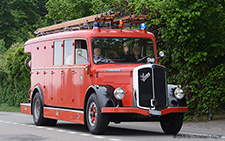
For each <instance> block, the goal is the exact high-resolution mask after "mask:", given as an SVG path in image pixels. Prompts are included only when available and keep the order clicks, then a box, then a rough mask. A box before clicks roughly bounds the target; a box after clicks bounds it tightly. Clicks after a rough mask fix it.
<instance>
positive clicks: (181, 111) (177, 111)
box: [102, 107, 188, 116]
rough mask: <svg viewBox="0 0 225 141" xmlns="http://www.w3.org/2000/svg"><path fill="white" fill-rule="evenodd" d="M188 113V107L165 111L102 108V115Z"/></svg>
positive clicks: (172, 108) (171, 108)
mask: <svg viewBox="0 0 225 141" xmlns="http://www.w3.org/2000/svg"><path fill="white" fill-rule="evenodd" d="M186 112H188V107H168V108H166V109H163V110H160V111H159V110H145V109H140V108H130V107H129V108H128V107H104V108H102V113H114V114H115V113H119V114H128V113H129V114H132V113H133V114H140V115H146V116H150V115H151V116H156V115H157V116H158V115H160V116H161V115H166V114H169V113H186Z"/></svg>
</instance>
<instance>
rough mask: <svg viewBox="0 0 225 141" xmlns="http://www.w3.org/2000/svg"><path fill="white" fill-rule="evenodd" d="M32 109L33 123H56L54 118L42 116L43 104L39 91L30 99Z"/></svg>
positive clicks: (39, 124) (51, 124) (38, 124)
mask: <svg viewBox="0 0 225 141" xmlns="http://www.w3.org/2000/svg"><path fill="white" fill-rule="evenodd" d="M32 111H33V120H34V123H35V125H37V126H41V125H50V126H54V125H56V123H57V120H55V119H48V118H44V116H43V105H42V101H41V98H40V96H39V93H38V92H37V93H35V96H34V98H33V100H32Z"/></svg>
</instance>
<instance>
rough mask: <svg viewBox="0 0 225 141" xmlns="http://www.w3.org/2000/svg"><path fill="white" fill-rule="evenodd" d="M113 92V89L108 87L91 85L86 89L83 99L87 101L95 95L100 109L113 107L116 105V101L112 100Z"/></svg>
mask: <svg viewBox="0 0 225 141" xmlns="http://www.w3.org/2000/svg"><path fill="white" fill-rule="evenodd" d="M113 92H114V88H113V87H111V86H109V85H92V86H90V87H89V88H88V91H87V93H86V98H85V99H86V101H87V100H88V98H89V96H90V95H91V94H93V93H95V94H96V95H97V99H98V102H99V106H100V108H103V107H115V106H116V105H117V100H116V99H115V98H114V95H113Z"/></svg>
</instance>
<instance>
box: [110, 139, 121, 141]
mask: <svg viewBox="0 0 225 141" xmlns="http://www.w3.org/2000/svg"><path fill="white" fill-rule="evenodd" d="M109 140H111V141H121V139H109Z"/></svg>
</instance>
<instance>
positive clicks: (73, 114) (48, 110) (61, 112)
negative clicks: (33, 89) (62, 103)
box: [43, 107, 84, 124]
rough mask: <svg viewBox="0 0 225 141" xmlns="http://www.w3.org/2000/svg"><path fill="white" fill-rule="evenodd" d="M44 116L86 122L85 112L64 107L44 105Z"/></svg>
mask: <svg viewBox="0 0 225 141" xmlns="http://www.w3.org/2000/svg"><path fill="white" fill-rule="evenodd" d="M43 112H44V117H45V118H51V119H58V120H65V121H70V122H76V123H80V124H84V112H83V111H79V110H70V109H63V108H53V107H44V111H43Z"/></svg>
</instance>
